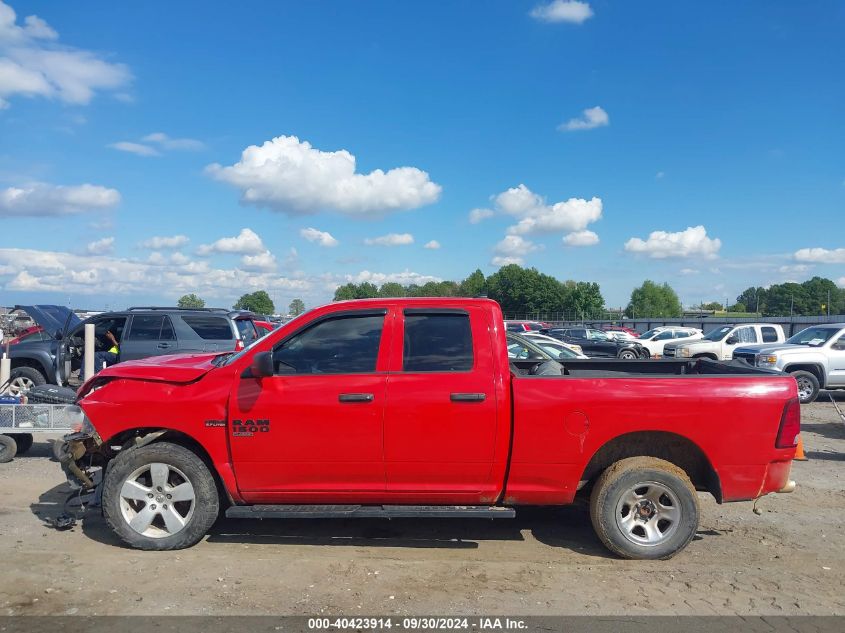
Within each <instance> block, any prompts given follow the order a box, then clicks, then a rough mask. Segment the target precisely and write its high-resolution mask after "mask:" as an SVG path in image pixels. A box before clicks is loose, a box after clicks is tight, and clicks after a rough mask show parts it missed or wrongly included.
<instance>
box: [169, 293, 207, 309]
mask: <svg viewBox="0 0 845 633" xmlns="http://www.w3.org/2000/svg"><path fill="white" fill-rule="evenodd" d="M176 305H177V306H179V307H180V308H204V307H205V301H204V300H203V299H200V298H199V297H198V296H197V295H195V294H194V293H193V292H192V293H191V294H189V295H182V296H181V297H179V301H177V302H176Z"/></svg>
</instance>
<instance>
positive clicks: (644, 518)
mask: <svg viewBox="0 0 845 633" xmlns="http://www.w3.org/2000/svg"><path fill="white" fill-rule="evenodd" d="M680 520H681V504H680V502H679V501H678V497H677V496H676V495H675V493H674V492H672V491H671V490H670V489H669V488H668V487H666V486H664V485H663V484H659V483H657V482H654V481H644V482H642V483H638V484H636V485H634V486H632V487H631V488H629V489H628V490H627V491H626V492H625V493H624V494H623V495H622V497H621V498H620V500H619V503H618V504H617V505H616V525H617V527H618V528H619V530H620V531H621V532H622V534H624V535H625V538H627V539H628V540H629V541H631V542H632V543H636V544H637V545H645V546H649V547H651V546H655V545H660V544H661V543H664V542H665V541H666V540H667V539H669V538H670V537H671V536H672V534H673V533H674V532H675V529H676V528H677V527H678V523H679V522H680Z"/></svg>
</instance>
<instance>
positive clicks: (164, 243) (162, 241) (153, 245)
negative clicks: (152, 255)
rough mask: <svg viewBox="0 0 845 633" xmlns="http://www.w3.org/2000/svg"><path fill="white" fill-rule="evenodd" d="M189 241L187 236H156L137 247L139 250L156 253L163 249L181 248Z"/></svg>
mask: <svg viewBox="0 0 845 633" xmlns="http://www.w3.org/2000/svg"><path fill="white" fill-rule="evenodd" d="M190 241H191V240H190V238H188V236H187V235H163V236H159V235H156V236H154V237H151V238H150V239H148V240H144V241H143V242H140V243H139V244H138V245H139V246H140V247H141V248H149V249H151V250H154V251H158V250H161V249H164V248H181V247H182V246H184V245H185V244H187V243H188V242H190Z"/></svg>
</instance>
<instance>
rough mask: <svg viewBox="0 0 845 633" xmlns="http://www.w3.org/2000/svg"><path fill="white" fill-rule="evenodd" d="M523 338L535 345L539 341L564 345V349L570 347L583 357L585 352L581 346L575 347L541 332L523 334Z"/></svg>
mask: <svg viewBox="0 0 845 633" xmlns="http://www.w3.org/2000/svg"><path fill="white" fill-rule="evenodd" d="M521 336H524V337H525V338H527V339H531V340H532V341H534V342H535V343H538V342H539V341H546V342H548V343H557V344H558V345H563V346H564V347H568V348H569V349H570V350H572V351H573V352H575V353H576V354H578V355H580V356H583V355H584V350H582V349H581V346H580V345H574V344H573V343H565V342H563V341H561V340H560V339H559V338H555V337H553V336H549V335H548V334H540V333H539V332H522V333H521Z"/></svg>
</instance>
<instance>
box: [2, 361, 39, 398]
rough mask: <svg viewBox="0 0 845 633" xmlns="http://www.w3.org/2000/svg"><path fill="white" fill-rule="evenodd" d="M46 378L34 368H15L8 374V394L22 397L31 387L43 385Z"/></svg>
mask: <svg viewBox="0 0 845 633" xmlns="http://www.w3.org/2000/svg"><path fill="white" fill-rule="evenodd" d="M46 382H47V378H46V377H45V376H44V374H42V373H41V372H40V371H38V370H37V369H35V367H15V368H14V369H13V370H12V372H11V374H9V393H10V394H11V395H13V396H22V395H24V394H25V393H27V392H28V391H29V390H30V389H32V388H33V387H37V386H38V385H43V384H45V383H46Z"/></svg>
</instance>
